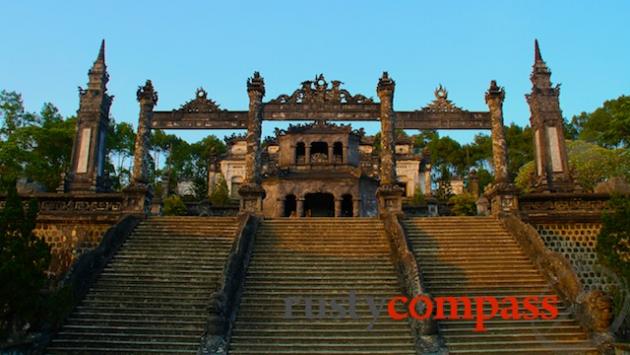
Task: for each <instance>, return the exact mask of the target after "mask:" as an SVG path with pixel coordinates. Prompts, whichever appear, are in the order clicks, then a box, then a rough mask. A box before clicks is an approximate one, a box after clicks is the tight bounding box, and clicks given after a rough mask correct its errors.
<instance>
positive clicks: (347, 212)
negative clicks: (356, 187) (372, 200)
mask: <svg viewBox="0 0 630 355" xmlns="http://www.w3.org/2000/svg"><path fill="white" fill-rule="evenodd" d="M352 212H353V211H352V195H350V194H345V195H343V196H341V217H352V216H353V215H354V214H353V213H352Z"/></svg>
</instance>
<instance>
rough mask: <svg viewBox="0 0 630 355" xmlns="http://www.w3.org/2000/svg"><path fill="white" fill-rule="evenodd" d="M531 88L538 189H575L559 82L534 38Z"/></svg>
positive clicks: (529, 97) (529, 99) (544, 190)
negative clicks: (552, 73)
mask: <svg viewBox="0 0 630 355" xmlns="http://www.w3.org/2000/svg"><path fill="white" fill-rule="evenodd" d="M530 79H531V81H532V91H531V93H530V94H527V95H525V97H526V98H527V103H528V104H529V109H530V112H531V117H530V124H531V126H532V130H533V131H534V147H535V153H536V154H535V160H536V172H535V174H536V175H535V183H534V186H533V190H534V191H535V192H572V191H573V190H574V189H575V184H574V182H573V178H572V177H571V172H570V170H569V160H568V156H567V149H566V144H565V142H564V128H563V118H562V112H561V110H560V101H559V96H560V86H559V85H556V86H552V84H551V71H550V70H549V68H547V64H545V62H544V61H543V59H542V56H541V54H540V49H539V47H538V41H536V42H535V55H534V66H533V70H532V74H531V77H530Z"/></svg>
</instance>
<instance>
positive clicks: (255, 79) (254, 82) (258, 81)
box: [247, 71, 265, 96]
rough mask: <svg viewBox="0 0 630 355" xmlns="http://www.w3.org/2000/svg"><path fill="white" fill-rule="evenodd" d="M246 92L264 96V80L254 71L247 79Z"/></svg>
mask: <svg viewBox="0 0 630 355" xmlns="http://www.w3.org/2000/svg"><path fill="white" fill-rule="evenodd" d="M247 92H259V93H261V94H262V96H265V79H263V77H262V76H260V73H259V72H257V71H255V72H254V75H253V76H252V77H251V78H247Z"/></svg>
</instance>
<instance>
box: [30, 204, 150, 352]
mask: <svg viewBox="0 0 630 355" xmlns="http://www.w3.org/2000/svg"><path fill="white" fill-rule="evenodd" d="M140 221H141V218H138V217H137V216H132V215H127V216H125V217H123V218H122V219H121V220H120V221H119V222H118V223H117V224H115V225H113V226H112V227H111V228H109V229H108V230H107V232H105V234H104V235H103V238H102V239H101V242H100V243H99V245H98V246H97V247H96V248H94V249H92V250H90V251H88V252H86V253H85V254H83V255H81V256H80V257H79V258H78V259H77V261H76V262H74V264H72V266H71V267H70V269H69V270H68V272H67V273H66V274H65V275H64V277H63V278H62V279H61V281H59V283H58V285H57V287H58V288H64V287H67V288H68V289H69V292H70V297H71V298H70V300H69V302H70V304H69V305H68V308H67V312H65V313H64V314H63V315H62V317H61V318H63V321H65V318H67V317H68V316H69V315H70V313H71V312H72V311H74V309H75V308H76V306H78V305H79V302H80V301H81V300H83V298H84V297H85V295H86V294H87V293H88V291H89V289H90V287H91V286H92V284H93V283H94V282H95V281H96V278H97V277H98V276H99V275H100V274H101V272H102V271H103V270H104V269H105V266H107V264H109V262H110V261H111V260H112V258H113V257H114V255H115V254H116V253H117V252H118V250H119V249H120V247H121V246H122V245H123V244H124V243H125V241H126V240H127V238H128V237H129V235H131V233H132V232H133V230H134V229H135V228H136V226H137V225H138V224H139V223H140ZM63 321H62V322H59V323H58V324H55V325H54V327H53V329H51V330H50V331H47V332H45V333H44V334H42V338H41V339H38V340H36V341H35V342H34V343H33V344H34V345H33V348H32V349H31V350H33V351H34V353H39V352H43V349H44V348H45V347H46V346H47V345H48V342H49V341H50V339H51V335H52V334H53V333H54V332H57V331H58V330H59V329H58V328H56V327H58V326H60V325H61V324H62V323H63Z"/></svg>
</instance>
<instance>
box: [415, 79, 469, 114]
mask: <svg viewBox="0 0 630 355" xmlns="http://www.w3.org/2000/svg"><path fill="white" fill-rule="evenodd" d="M433 94H434V95H435V100H433V102H431V103H430V104H428V105H427V106H425V107H424V108H422V111H427V112H462V111H464V110H462V109H461V108H459V107H457V106H455V105H454V104H453V103H452V102H451V100H449V99H448V91H447V90H446V89H445V88H444V87H443V86H442V84H440V85H439V86H438V87H437V88H436V89H435V91H434V92H433Z"/></svg>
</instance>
